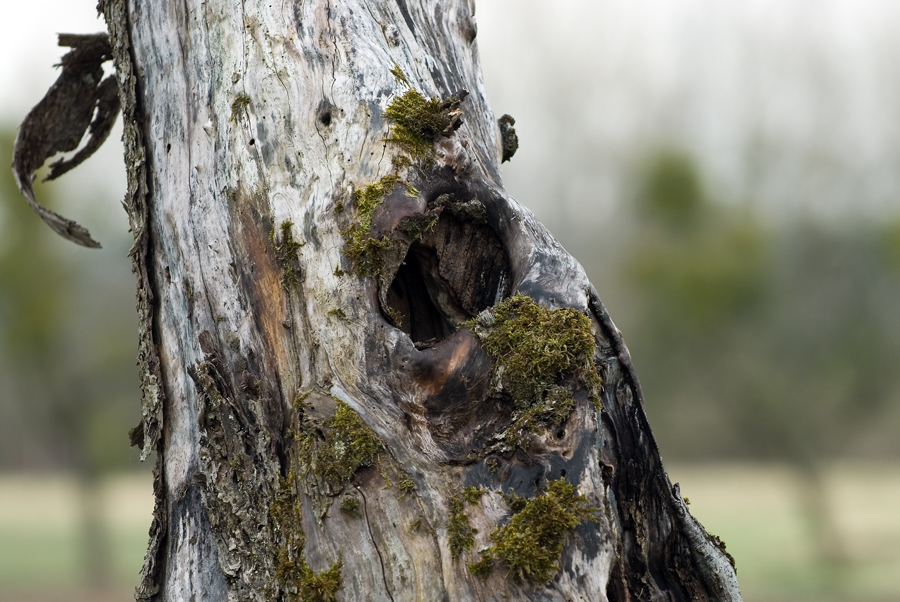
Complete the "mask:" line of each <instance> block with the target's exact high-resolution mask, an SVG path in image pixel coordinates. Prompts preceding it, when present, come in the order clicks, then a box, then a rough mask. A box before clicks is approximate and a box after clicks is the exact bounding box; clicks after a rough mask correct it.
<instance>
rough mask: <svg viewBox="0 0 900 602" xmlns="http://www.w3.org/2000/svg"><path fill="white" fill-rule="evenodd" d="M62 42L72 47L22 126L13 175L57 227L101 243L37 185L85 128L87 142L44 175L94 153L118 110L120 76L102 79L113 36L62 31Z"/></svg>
mask: <svg viewBox="0 0 900 602" xmlns="http://www.w3.org/2000/svg"><path fill="white" fill-rule="evenodd" d="M59 45H60V46H65V47H69V48H72V50H70V51H69V52H68V53H66V54H65V55H64V56H63V57H62V61H61V62H60V66H61V67H62V73H61V74H60V76H59V77H58V78H57V80H56V82H54V84H53V85H52V86H51V87H50V89H49V90H48V91H47V94H46V95H45V96H44V98H42V99H41V101H40V102H39V103H38V104H37V105H35V107H34V108H33V109H31V112H30V113H28V115H27V116H26V117H25V120H24V121H23V122H22V125H21V126H20V127H19V135H18V136H17V137H16V142H15V146H14V149H13V165H12V168H13V175H14V176H15V178H16V184H17V185H18V187H19V191H20V192H21V193H22V195H23V196H24V197H25V199H26V200H27V201H28V204H29V205H30V206H31V208H32V209H34V210H35V212H36V213H37V214H38V215H39V216H40V217H41V219H43V220H44V222H46V224H47V225H48V226H50V227H51V228H52V229H53V231H54V232H56V233H57V234H59V235H60V236H62V237H63V238H65V239H67V240H71V241H72V242H74V243H76V244H79V245H82V246H85V247H92V248H99V247H100V243H98V242H97V241H95V240H94V239H93V238H91V234H90V232H88V230H87V229H86V228H84V227H82V226H80V225H79V224H77V223H76V222H74V221H72V220H70V219H67V218H65V217H63V216H61V215H59V214H58V213H56V212H54V211H51V210H50V209H47V208H46V207H44V206H43V205H41V204H40V203H38V202H37V200H36V199H35V196H34V188H33V187H32V182H33V181H34V172H35V171H36V170H37V169H39V168H40V167H41V166H42V165H43V164H44V162H45V161H46V160H47V159H48V158H50V157H52V156H53V155H55V154H56V153H61V152H70V151H73V150H75V149H77V148H78V144H79V143H80V142H81V140H82V138H84V134H85V132H88V133H89V134H90V137H89V138H88V140H87V142H86V143H85V145H84V147H83V148H82V149H81V150H80V151H78V153H76V154H75V155H74V156H73V157H72V158H70V159H60V160H58V161H56V162H55V163H53V164H52V165H51V169H50V173H49V174H48V175H47V177H46V178H44V179H45V180H53V179H55V178H58V177H59V176H61V175H62V174H64V173H66V172H67V171H69V170H70V169H72V168H74V167H76V166H78V165H79V164H81V163H82V162H83V161H84V160H85V159H87V158H88V157H90V156H91V155H92V154H94V152H95V151H96V150H97V149H98V148H100V145H102V144H103V142H104V141H105V140H106V138H107V137H108V136H109V133H110V131H111V130H112V126H113V124H114V123H115V121H116V116H117V115H118V114H119V97H118V90H117V85H116V78H115V77H114V76H110V77H108V78H106V79H103V63H104V62H106V61H108V60H110V59H111V58H112V50H111V48H110V45H109V37H108V36H107V35H106V34H105V33H98V34H90V35H78V34H60V35H59ZM95 115H96V116H95Z"/></svg>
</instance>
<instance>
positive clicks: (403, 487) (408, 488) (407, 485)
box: [397, 476, 418, 495]
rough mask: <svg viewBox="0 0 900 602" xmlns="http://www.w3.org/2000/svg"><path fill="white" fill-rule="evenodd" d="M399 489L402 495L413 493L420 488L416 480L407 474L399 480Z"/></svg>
mask: <svg viewBox="0 0 900 602" xmlns="http://www.w3.org/2000/svg"><path fill="white" fill-rule="evenodd" d="M397 489H398V490H399V491H400V493H401V494H402V495H412V494H413V493H415V492H416V491H417V490H418V488H417V487H416V482H415V481H413V480H412V478H410V477H409V476H406V477H404V478H402V479H400V480H399V481H398V482H397Z"/></svg>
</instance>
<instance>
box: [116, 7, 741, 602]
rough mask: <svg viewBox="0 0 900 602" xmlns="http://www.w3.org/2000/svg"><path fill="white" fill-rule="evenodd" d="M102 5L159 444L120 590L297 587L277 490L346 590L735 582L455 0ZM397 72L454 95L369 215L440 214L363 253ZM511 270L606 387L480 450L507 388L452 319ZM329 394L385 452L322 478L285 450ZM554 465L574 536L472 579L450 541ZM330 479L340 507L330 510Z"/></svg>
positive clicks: (468, 592)
mask: <svg viewBox="0 0 900 602" xmlns="http://www.w3.org/2000/svg"><path fill="white" fill-rule="evenodd" d="M100 8H101V10H102V11H103V13H104V15H105V17H106V20H107V23H108V26H109V31H110V41H111V47H112V53H113V56H114V60H115V66H116V70H117V76H118V84H119V93H120V99H121V101H122V107H123V108H122V110H123V118H124V125H125V133H124V137H125V153H126V157H125V159H126V165H127V169H128V196H127V198H126V206H127V209H128V211H129V215H130V219H131V226H132V230H133V232H134V234H135V241H136V242H135V246H134V249H133V251H132V256H133V259H134V263H135V272H136V274H137V276H138V309H139V314H140V319H141V339H140V357H139V363H140V366H141V370H142V384H143V393H144V398H143V421H142V423H141V426H140V427H139V428H138V429H136V431H135V433H134V437H133V438H134V441H135V443H136V444H138V445H141V446H142V447H143V449H144V453H145V455H147V454H149V453H151V452H156V454H157V468H156V473H155V487H154V490H155V495H156V509H155V513H154V522H153V525H152V527H151V533H150V535H151V539H150V547H149V550H148V552H147V557H146V561H145V566H144V570H143V574H142V582H141V584H140V585H139V587H138V590H137V598H138V599H139V600H151V599H152V600H224V599H226V598H228V599H231V600H271V599H282V598H283V599H303V598H302V596H301V597H300V598H298V597H297V596H298V595H299V594H298V592H297V591H296V590H294V591H292V590H291V588H290V587H286V586H284V583H283V574H281V576H280V577H279V570H283V568H284V560H285V559H284V558H283V557H282V558H279V554H281V553H283V552H284V551H285V550H286V549H287V547H286V546H287V544H286V543H285V542H286V541H288V540H290V538H291V537H292V535H291V534H290V533H286V532H285V531H286V529H287V528H288V527H287V525H286V523H285V522H284V521H283V520H281V521H280V522H279V519H278V516H280V515H278V516H276V515H277V514H278V512H277V510H276V509H277V508H283V507H285V506H279V505H278V500H279V499H282V500H283V499H284V498H285V496H286V497H287V499H288V501H289V503H288V506H287V507H290V508H299V514H298V516H299V519H298V524H296V525H294V528H296V529H298V530H299V529H302V533H303V535H302V537H303V538H305V539H303V540H302V544H303V545H302V554H303V556H304V557H305V562H307V563H308V565H309V567H310V568H311V569H312V570H314V571H323V570H325V569H328V568H329V567H331V566H332V564H333V563H334V562H335V561H336V560H338V559H339V558H340V559H342V571H341V574H342V583H341V588H340V589H339V590H338V591H337V594H336V596H337V599H339V600H377V601H384V600H391V601H395V602H399V601H401V600H409V601H419V600H548V601H549V600H560V601H562V600H657V599H667V600H738V599H740V593H739V591H738V587H737V582H736V579H735V574H734V571H733V569H732V566H731V564H730V563H729V560H728V558H727V555H726V554H725V553H724V550H723V549H722V547H721V544H720V543H719V542H718V540H716V539H715V538H713V537H711V536H709V535H707V534H706V532H705V531H704V530H703V528H702V527H701V526H700V524H699V523H697V522H696V521H695V520H694V519H693V518H692V517H691V515H690V514H689V512H688V510H687V507H686V506H685V505H684V502H683V501H682V499H681V497H680V496H679V495H678V490H677V486H676V487H674V488H673V486H672V485H671V483H670V482H669V480H668V477H667V476H666V473H665V470H664V468H663V466H662V463H661V461H660V457H659V453H658V450H657V447H656V444H655V441H654V439H653V435H652V433H651V430H650V427H649V425H648V423H647V420H646V417H645V414H644V409H643V401H642V397H641V391H640V387H639V385H638V381H637V378H636V377H635V374H634V371H633V369H632V365H631V362H630V359H629V356H628V351H627V349H626V347H625V345H624V344H623V342H622V339H621V336H620V334H619V332H618V330H617V329H616V328H615V326H614V325H613V323H612V321H611V320H610V319H609V316H608V315H607V313H606V311H605V309H604V308H603V305H602V304H601V302H600V299H599V297H598V295H597V292H596V291H595V290H594V288H593V287H592V286H591V284H590V283H589V282H588V280H587V278H586V277H585V274H584V271H583V270H582V268H581V266H580V265H579V264H578V263H577V262H576V261H575V260H574V259H573V258H572V257H571V256H569V255H568V254H567V253H566V252H565V250H564V249H563V248H562V247H561V246H560V245H559V244H558V243H557V242H556V241H555V240H554V239H553V238H552V237H551V236H550V234H549V233H548V232H547V231H546V229H545V228H544V227H543V226H542V225H541V224H540V223H538V222H537V221H536V220H535V219H534V217H533V216H532V214H531V213H530V212H529V211H528V210H527V209H525V208H524V207H523V206H522V205H520V204H519V203H517V202H516V201H515V200H513V199H512V198H510V197H509V196H507V195H506V194H505V193H504V191H503V188H502V184H501V180H500V175H499V170H498V167H499V163H500V159H501V156H502V152H503V150H502V142H501V140H500V129H499V127H498V125H497V121H496V120H495V117H494V115H493V113H492V112H491V109H490V107H489V105H488V102H487V99H486V97H485V94H484V88H483V85H482V80H481V73H480V67H479V63H478V53H477V45H476V43H475V36H476V26H475V17H474V6H473V5H472V3H471V2H470V0H388V1H383V0H381V1H375V0H346V1H338V0H333V1H331V2H328V1H325V0H318V1H300V0H294V1H285V2H270V1H265V2H263V1H258V0H243V1H241V2H235V1H228V0H205V1H201V0H175V1H172V2H152V1H150V0H105V1H102V2H101V7H100ZM398 68H399V69H398ZM392 70H393V73H392ZM397 73H402V74H405V76H406V77H407V78H408V80H409V83H408V85H409V86H410V87H412V88H415V89H417V90H420V91H421V92H422V93H423V94H425V95H426V96H435V97H439V98H446V97H448V96H450V95H452V94H454V93H456V92H457V91H458V90H459V89H461V88H466V89H467V90H468V91H469V92H470V94H469V96H468V97H467V98H465V100H464V101H463V102H462V103H461V105H460V108H461V110H462V114H463V125H462V127H461V128H459V129H458V130H456V131H455V132H449V133H448V135H447V136H443V137H441V138H440V140H439V141H438V142H437V143H436V145H435V146H436V148H435V151H436V159H435V160H434V162H433V163H431V164H428V165H427V166H425V167H421V166H420V168H416V167H401V169H400V171H399V174H400V176H401V177H402V178H403V179H404V180H406V181H408V182H410V184H411V185H413V186H414V187H415V192H414V193H412V194H410V193H409V189H406V188H403V186H402V185H398V186H397V187H396V188H395V189H394V190H393V191H390V192H389V194H388V195H387V196H386V198H385V199H384V201H383V203H382V205H381V206H379V208H378V209H377V210H376V212H375V213H374V214H373V218H372V226H371V228H372V233H373V235H378V236H380V235H387V234H390V233H392V232H394V231H395V230H396V229H397V227H398V224H399V223H400V222H401V221H402V220H403V218H410V217H413V218H415V217H416V216H422V215H426V216H428V217H429V219H431V218H432V217H433V218H436V219H437V221H436V222H434V223H431V224H430V225H431V226H432V229H431V230H429V233H428V234H426V235H425V237H424V238H422V239H421V240H415V241H414V240H413V239H410V240H408V241H406V242H405V243H403V244H402V246H401V248H400V254H399V256H398V258H394V259H390V258H388V259H387V260H386V261H385V266H386V267H384V268H383V269H382V271H381V274H380V275H370V276H364V277H361V276H358V275H357V273H356V272H355V271H354V266H353V265H352V263H351V262H350V261H349V259H348V258H347V257H346V256H345V254H344V251H343V249H344V248H345V244H346V241H345V237H344V235H343V234H342V232H346V231H347V228H348V227H349V226H350V225H351V224H352V220H353V198H354V197H353V195H354V191H358V190H361V189H363V188H364V187H365V186H366V185H367V184H371V183H373V182H377V181H379V180H380V179H381V178H383V177H384V176H386V175H388V174H391V173H395V172H396V171H397V168H396V167H395V166H393V165H392V159H394V158H395V157H397V156H399V155H400V154H401V151H400V149H399V148H397V146H396V145H394V144H389V143H386V142H385V139H386V138H388V137H389V126H390V124H389V122H388V120H387V119H386V118H385V117H384V111H385V109H386V107H387V105H388V103H389V102H390V100H391V99H392V98H395V97H397V96H399V95H401V94H403V93H404V92H405V91H406V90H407V84H404V83H403V82H402V81H401V80H400V79H399V78H398V76H397V75H396V74H397ZM439 199H444V201H445V205H444V209H443V210H441V209H440V208H437V203H438V201H439ZM447 199H450V200H449V201H447ZM473 201H474V203H473ZM447 202H449V205H447V204H446V203H447ZM472 207H475V208H476V209H477V210H476V211H470V209H472ZM342 208H343V210H341V209H342ZM432 221H433V220H432ZM291 240H293V241H296V242H297V243H299V244H301V245H302V246H300V247H296V248H295V247H293V246H291V245H290V242H291ZM407 250H409V254H406V255H404V254H405V253H406V251H407ZM286 251H287V252H286ZM395 251H396V249H395ZM404 259H405V262H403V263H401V261H400V260H404ZM516 292H521V293H523V294H526V295H528V296H530V297H532V298H533V299H535V300H537V301H538V302H539V303H540V304H542V305H543V306H545V307H549V308H574V309H576V310H578V311H580V312H583V313H584V314H585V315H587V316H588V317H589V318H590V321H591V325H592V332H593V334H594V337H595V339H596V343H597V347H596V354H595V361H596V363H597V365H598V366H600V368H601V376H602V379H603V393H602V411H598V410H597V409H596V408H595V406H594V404H592V403H591V402H590V401H589V399H588V396H587V394H586V392H585V391H584V390H581V389H577V388H576V389H575V395H574V397H575V408H574V410H573V411H572V413H571V415H570V416H569V417H568V419H567V420H566V421H565V422H564V423H563V424H562V425H561V426H560V427H558V428H554V429H551V430H548V431H546V432H544V433H539V434H535V435H534V436H533V437H532V440H531V441H530V443H529V444H528V445H527V446H526V447H527V449H526V450H522V449H520V450H518V451H516V452H515V453H506V454H504V453H490V454H484V453H480V451H482V450H484V449H486V448H487V444H488V443H489V442H490V441H491V436H492V435H493V434H494V433H495V432H496V431H497V430H498V429H500V428H501V427H502V426H503V425H504V424H508V418H509V411H510V409H509V407H508V406H504V405H503V404H500V403H497V401H496V399H494V398H492V397H491V396H490V395H489V389H490V380H491V364H490V360H489V358H488V356H487V355H486V353H485V352H484V350H483V349H482V348H481V345H480V343H479V340H478V339H477V338H476V337H475V336H474V335H473V334H472V333H471V332H470V331H469V330H468V329H466V328H461V329H458V330H457V329H456V327H457V326H459V323H460V322H461V321H462V320H464V319H466V318H471V317H474V316H476V315H478V314H479V313H480V312H482V311H485V310H489V309H490V307H491V306H492V305H494V304H495V303H496V302H498V301H499V300H500V299H501V298H503V297H505V296H509V295H512V294H513V293H516ZM428 295H430V299H431V301H429V302H425V301H423V300H422V299H424V298H425V297H426V296H428ZM398 313H399V314H401V315H400V316H398V315H397V314H398ZM338 404H346V406H348V407H349V408H350V409H352V410H353V411H354V412H355V413H356V414H358V415H359V417H360V418H361V419H362V420H363V422H364V423H365V425H367V426H368V427H369V428H370V429H371V430H372V431H374V433H375V434H376V435H377V437H378V438H380V440H381V441H382V442H383V445H384V451H383V453H382V454H381V459H380V460H379V462H378V465H377V466H370V467H367V468H366V467H364V468H361V469H360V470H358V471H357V472H356V474H355V475H354V476H353V478H352V480H351V481H350V482H348V483H346V484H345V485H344V486H342V487H339V488H335V487H331V486H329V485H328V484H326V483H323V482H322V481H321V480H318V481H317V480H316V479H315V478H313V477H310V476H309V475H307V476H306V477H300V476H298V475H297V474H295V471H296V467H297V466H298V458H297V455H298V453H299V452H298V444H297V440H298V433H297V429H299V428H300V425H299V422H298V415H299V414H300V413H302V415H303V416H305V417H307V418H308V420H309V421H311V422H308V423H307V424H316V421H317V420H319V421H320V422H319V424H321V421H322V420H326V419H327V417H328V416H330V415H332V414H334V412H335V408H336V406H337V405H338ZM504 420H505V421H506V422H505V423H504ZM559 478H565V479H566V480H567V481H568V482H569V483H571V484H574V485H578V487H579V491H580V492H581V493H582V494H584V495H585V496H586V497H587V498H588V500H589V501H590V503H591V504H592V505H593V506H595V507H597V508H598V510H597V511H596V512H595V514H596V518H597V521H596V522H590V521H585V522H582V523H581V524H580V525H579V526H578V527H577V528H575V529H574V531H573V532H571V533H570V534H569V535H568V537H567V539H566V545H565V547H564V549H563V552H562V557H561V561H560V563H559V570H558V572H557V573H556V575H555V577H554V578H553V580H552V581H550V582H549V583H548V584H547V585H546V586H545V585H543V584H535V583H531V582H529V581H528V580H525V581H517V580H516V579H514V578H509V577H508V576H507V575H506V574H505V572H504V570H503V569H502V567H501V568H499V569H498V570H495V571H494V572H493V573H492V574H491V575H490V576H489V577H488V578H487V579H486V580H485V581H482V580H480V579H479V578H477V577H474V576H473V575H472V574H471V573H470V570H469V568H468V567H467V564H466V561H470V562H471V561H474V560H476V559H477V557H478V554H479V550H480V549H482V548H483V547H484V546H486V545H489V544H490V543H491V541H490V540H489V535H490V534H491V532H492V531H493V530H494V529H495V527H497V526H498V525H500V524H504V523H505V522H506V521H507V520H508V518H509V514H510V510H509V508H508V505H507V503H506V502H505V501H504V499H503V498H502V497H501V495H500V492H501V491H507V492H508V491H513V492H515V493H517V494H519V495H522V496H525V497H527V498H531V497H533V496H535V495H536V494H537V493H538V492H539V491H540V489H541V488H543V487H544V486H545V485H546V483H547V482H548V481H550V480H556V479H559ZM392 479H393V481H395V482H394V483H393V485H391V482H390V481H391V480H392ZM397 479H408V480H411V481H412V483H413V484H414V490H413V488H412V487H411V486H410V485H409V483H408V482H407V486H406V487H405V488H403V489H402V490H401V488H400V487H398V485H397V483H396V480H397ZM468 486H479V487H485V488H487V489H488V490H489V492H487V493H485V494H484V495H483V496H482V497H481V500H480V502H479V503H477V504H470V505H466V508H465V512H466V514H467V519H468V521H469V523H470V524H471V526H472V527H474V528H475V529H477V533H474V538H475V545H474V547H473V548H472V549H471V550H470V551H468V552H464V553H463V554H462V556H461V557H460V558H454V557H453V554H452V553H451V550H450V543H449V539H450V534H449V533H448V516H449V514H450V508H451V502H452V500H453V499H454V496H458V494H459V492H460V490H461V488H462V487H468ZM348 495H349V496H352V497H354V498H355V499H357V500H358V501H359V509H358V510H357V511H354V512H344V511H342V510H340V509H339V507H338V506H339V504H340V503H342V501H343V500H345V499H347V497H348ZM279 496H281V497H279ZM457 499H458V498H457ZM295 504H296V505H295ZM295 542H296V538H295ZM296 551H297V550H296V546H295V548H294V549H293V551H292V553H293V552H296ZM289 560H290V559H289ZM293 560H296V558H294V559H293ZM279 579H281V581H279ZM313 599H317V598H313Z"/></svg>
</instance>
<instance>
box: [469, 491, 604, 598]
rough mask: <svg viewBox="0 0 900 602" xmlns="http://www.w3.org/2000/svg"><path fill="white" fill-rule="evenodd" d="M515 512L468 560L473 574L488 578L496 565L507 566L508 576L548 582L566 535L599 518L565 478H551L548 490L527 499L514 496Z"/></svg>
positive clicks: (511, 498)
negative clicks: (477, 557) (475, 556)
mask: <svg viewBox="0 0 900 602" xmlns="http://www.w3.org/2000/svg"><path fill="white" fill-rule="evenodd" d="M510 500H511V501H512V502H513V504H512V509H513V512H514V514H513V516H512V519H510V521H509V523H507V524H506V525H503V526H501V527H497V528H496V529H494V531H493V532H492V533H491V535H490V539H491V541H492V542H493V545H491V546H489V547H488V548H487V549H486V550H485V551H484V552H482V554H481V559H480V560H478V562H475V563H472V564H469V565H468V566H469V570H470V571H472V574H474V575H476V576H478V577H481V578H482V579H486V578H487V577H488V576H489V575H490V574H491V573H492V572H493V571H494V569H496V568H497V564H498V563H499V564H501V565H502V566H505V567H506V570H507V573H506V576H507V578H512V579H514V580H516V581H523V580H530V581H532V582H534V583H536V584H540V585H543V584H546V583H548V582H549V581H550V580H551V579H552V578H553V576H554V575H555V574H556V573H557V571H558V570H559V561H560V558H561V556H562V550H563V547H564V546H565V543H566V538H567V536H568V535H569V533H570V532H572V530H574V529H575V527H577V526H578V525H579V524H581V523H582V522H584V521H586V520H591V521H595V522H596V520H597V519H596V517H595V516H594V515H593V513H594V512H595V511H596V510H597V508H593V507H591V506H590V503H589V502H588V499H587V498H586V497H584V496H583V495H581V494H579V493H578V488H577V487H575V486H574V485H570V484H569V483H567V482H566V481H565V480H564V479H559V480H558V481H549V482H548V483H547V490H546V491H544V492H543V493H542V494H540V495H538V496H536V497H533V498H531V499H528V500H526V499H525V498H522V497H521V496H512V497H510V498H509V500H508V503H509V501H510Z"/></svg>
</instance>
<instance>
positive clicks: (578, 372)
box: [464, 293, 601, 448]
mask: <svg viewBox="0 0 900 602" xmlns="http://www.w3.org/2000/svg"><path fill="white" fill-rule="evenodd" d="M464 326H466V327H467V328H469V329H470V330H472V332H473V333H474V334H475V335H476V336H477V337H478V338H479V339H480V341H481V344H482V346H483V347H484V350H485V351H487V353H488V355H489V356H490V358H491V363H492V374H493V384H492V386H493V389H494V391H495V392H500V391H506V392H507V393H508V394H509V395H510V396H511V397H512V398H513V400H514V402H515V411H514V412H513V424H512V426H511V427H510V428H509V429H507V431H506V432H505V433H504V434H503V435H502V436H501V439H502V441H503V442H504V443H505V444H506V445H507V446H508V447H510V448H515V447H516V446H518V445H521V444H522V443H523V441H524V439H525V437H526V436H527V433H529V432H531V433H539V432H541V431H542V430H543V429H544V428H546V427H547V426H548V425H557V424H562V423H563V422H564V421H565V420H566V418H568V416H569V414H570V413H571V412H572V408H573V407H574V399H573V398H572V392H571V391H570V390H569V388H568V387H564V386H562V385H560V384H559V382H560V381H561V380H562V379H563V378H565V377H575V379H577V381H578V382H580V383H581V384H583V385H584V386H585V387H586V388H587V389H588V392H589V394H590V396H591V399H592V400H593V401H594V403H595V404H599V399H600V390H601V380H600V375H599V373H598V372H597V368H596V366H595V365H594V350H595V348H596V342H595V340H594V335H593V333H592V332H591V321H590V319H589V318H588V317H587V316H586V315H584V314H583V313H581V312H579V311H577V310H575V309H571V308H562V309H547V308H545V307H542V306H540V305H539V304H538V303H537V302H535V300H534V299H532V298H530V297H527V296H525V295H522V294H521V293H519V294H516V295H515V296H514V297H510V298H509V299H506V300H504V301H502V302H501V303H499V304H497V305H496V306H495V307H494V308H493V309H492V310H491V311H489V312H485V313H483V314H481V315H480V316H478V317H477V318H474V319H472V320H470V321H468V322H466V323H464Z"/></svg>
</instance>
